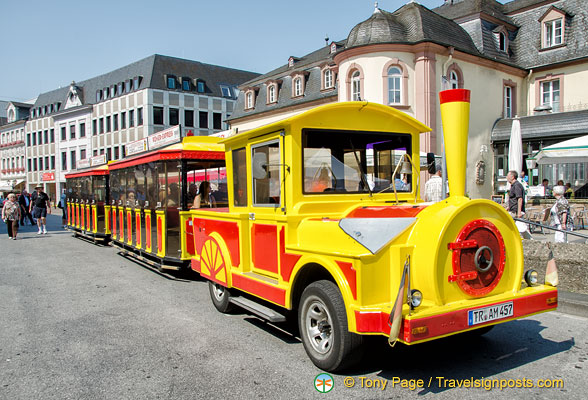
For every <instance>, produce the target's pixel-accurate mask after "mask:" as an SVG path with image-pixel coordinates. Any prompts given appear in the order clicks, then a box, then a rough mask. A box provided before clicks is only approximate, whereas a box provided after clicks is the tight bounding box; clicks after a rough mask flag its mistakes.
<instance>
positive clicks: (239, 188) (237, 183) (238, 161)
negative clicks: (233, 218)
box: [233, 148, 247, 207]
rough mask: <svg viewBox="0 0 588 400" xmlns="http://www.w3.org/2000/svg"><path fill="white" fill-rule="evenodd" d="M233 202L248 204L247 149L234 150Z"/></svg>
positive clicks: (237, 205) (241, 205)
mask: <svg viewBox="0 0 588 400" xmlns="http://www.w3.org/2000/svg"><path fill="white" fill-rule="evenodd" d="M233 199H234V200H233V204H234V205H235V207H246V206H247V163H246V153H245V149H244V148H243V149H238V150H233Z"/></svg>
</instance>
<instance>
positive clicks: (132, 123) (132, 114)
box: [129, 110, 135, 128]
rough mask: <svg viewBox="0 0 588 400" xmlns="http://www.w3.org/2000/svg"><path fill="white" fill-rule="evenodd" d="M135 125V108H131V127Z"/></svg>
mask: <svg viewBox="0 0 588 400" xmlns="http://www.w3.org/2000/svg"><path fill="white" fill-rule="evenodd" d="M133 126H135V110H129V128H132V127H133Z"/></svg>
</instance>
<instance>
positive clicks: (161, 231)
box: [155, 210, 167, 257]
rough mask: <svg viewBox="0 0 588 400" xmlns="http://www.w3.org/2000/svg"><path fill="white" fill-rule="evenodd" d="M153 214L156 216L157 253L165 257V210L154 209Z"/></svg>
mask: <svg viewBox="0 0 588 400" xmlns="http://www.w3.org/2000/svg"><path fill="white" fill-rule="evenodd" d="M155 216H156V218H157V243H156V246H157V247H156V248H157V255H158V256H159V257H165V245H166V243H165V242H166V239H167V238H166V235H165V232H166V229H165V228H166V223H165V211H164V210H155Z"/></svg>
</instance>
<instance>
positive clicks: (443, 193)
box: [440, 46, 455, 199]
mask: <svg viewBox="0 0 588 400" xmlns="http://www.w3.org/2000/svg"><path fill="white" fill-rule="evenodd" d="M447 50H448V51H449V58H448V59H447V61H445V62H444V63H443V69H442V71H441V72H442V73H443V75H442V76H441V90H447V89H449V77H448V76H447V68H449V64H450V63H451V61H453V51H454V50H455V47H453V46H449V47H448V48H447ZM441 125H443V124H441ZM440 136H441V165H442V166H443V167H442V170H441V180H442V183H441V185H442V188H443V190H442V191H441V198H442V199H445V198H446V196H447V191H448V184H447V160H446V158H445V138H444V137H443V127H441V132H440Z"/></svg>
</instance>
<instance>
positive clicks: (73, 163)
mask: <svg viewBox="0 0 588 400" xmlns="http://www.w3.org/2000/svg"><path fill="white" fill-rule="evenodd" d="M69 155H70V161H71V169H76V151H75V150H72V151H70V154H69Z"/></svg>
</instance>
